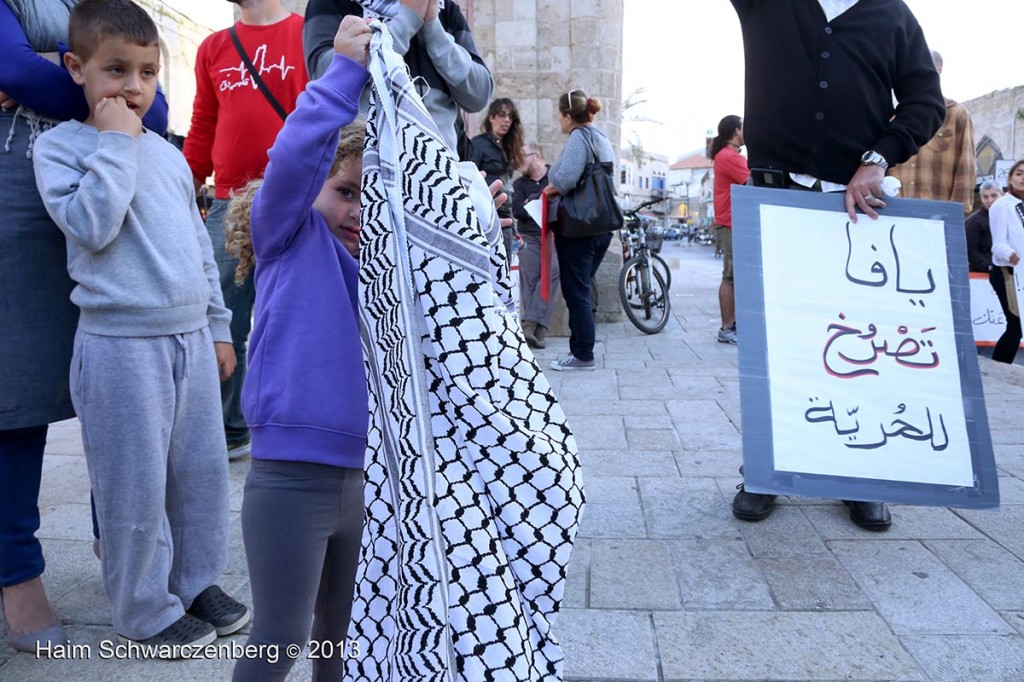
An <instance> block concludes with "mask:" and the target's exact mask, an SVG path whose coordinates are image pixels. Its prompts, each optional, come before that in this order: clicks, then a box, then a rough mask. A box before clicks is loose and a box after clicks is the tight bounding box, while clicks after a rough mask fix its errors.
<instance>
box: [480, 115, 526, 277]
mask: <svg viewBox="0 0 1024 682" xmlns="http://www.w3.org/2000/svg"><path fill="white" fill-rule="evenodd" d="M480 129H481V130H483V133H481V134H480V135H477V136H476V137H474V138H473V159H472V160H473V163H475V164H476V166H477V168H479V169H480V170H482V171H483V172H484V173H485V174H486V176H487V177H486V180H487V184H488V185H490V184H491V183H492V182H494V181H495V180H501V182H502V185H504V189H505V192H506V193H507V194H509V203H507V204H505V205H504V206H503V207H501V208H500V209H498V216H499V217H501V218H511V217H512V209H511V203H512V202H511V199H512V198H513V197H512V196H511V193H512V171H514V170H515V169H517V168H519V167H520V166H521V165H523V126H522V124H521V123H520V122H519V112H518V111H517V110H516V105H515V104H514V103H513V102H512V100H510V99H508V98H507V97H502V98H499V99H496V100H494V101H493V102H491V106H489V107H488V108H487V117H486V118H485V119H484V122H483V124H482V125H481V126H480ZM501 234H502V236H503V237H504V240H505V254H506V257H508V256H511V254H512V239H513V237H514V236H515V228H514V227H504V228H502V230H501Z"/></svg>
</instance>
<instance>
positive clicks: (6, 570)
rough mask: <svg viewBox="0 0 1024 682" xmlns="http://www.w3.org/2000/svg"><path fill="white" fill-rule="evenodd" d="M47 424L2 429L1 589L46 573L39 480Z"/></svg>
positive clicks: (0, 457) (0, 470) (0, 474)
mask: <svg viewBox="0 0 1024 682" xmlns="http://www.w3.org/2000/svg"><path fill="white" fill-rule="evenodd" d="M49 428H50V427H49V426H48V425H47V424H43V425H42V426H30V427H28V428H23V429H9V430H0V587H10V586H12V585H19V584H21V583H23V582H25V581H26V580H31V579H32V578H35V577H38V576H40V575H42V574H43V569H44V568H45V567H46V563H45V561H44V560H43V548H42V546H41V545H40V544H39V540H37V539H36V531H37V530H39V481H40V479H41V478H42V475H43V450H44V448H45V447H46V432H47V431H48V430H49Z"/></svg>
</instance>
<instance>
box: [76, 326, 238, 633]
mask: <svg viewBox="0 0 1024 682" xmlns="http://www.w3.org/2000/svg"><path fill="white" fill-rule="evenodd" d="M71 398H72V401H73V402H74V405H75V411H76V412H77V413H78V418H79V420H80V421H81V423H82V441H83V444H84V446H85V457H86V464H87V465H88V469H89V480H90V482H91V484H92V491H93V495H94V497H95V500H96V517H97V520H98V521H99V527H100V547H101V555H102V557H103V559H102V567H103V585H104V587H105V588H106V591H107V596H108V597H109V598H110V602H111V606H112V609H113V616H114V630H116V631H117V632H118V634H120V635H122V636H124V637H127V638H129V639H145V638H147V637H152V636H153V635H155V634H156V633H158V632H160V631H161V630H163V629H164V628H166V627H167V626H168V625H170V624H171V623H173V622H174V621H176V620H177V619H179V618H181V616H182V615H184V613H185V609H186V608H188V607H189V606H190V605H191V604H192V600H193V599H195V597H196V596H197V595H198V594H199V593H200V592H202V591H203V590H204V589H206V588H207V587H209V586H210V585H212V584H214V583H215V582H216V581H217V578H218V577H219V576H220V574H221V572H222V571H223V570H224V567H225V565H226V563H227V551H228V460H227V445H226V443H225V441H224V424H223V417H222V416H221V408H220V387H219V386H218V378H217V360H216V355H215V354H214V349H213V338H212V337H211V336H210V330H209V328H204V329H200V330H199V331H195V332H189V333H186V334H176V335H174V336H154V337H145V338H134V337H114V336H97V335H94V334H89V333H87V332H83V331H81V330H79V331H78V333H77V334H76V335H75V346H74V356H73V358H72V361H71Z"/></svg>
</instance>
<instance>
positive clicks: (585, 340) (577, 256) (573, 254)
mask: <svg viewBox="0 0 1024 682" xmlns="http://www.w3.org/2000/svg"><path fill="white" fill-rule="evenodd" d="M611 242H612V233H611V232H609V233H607V234H600V235H597V236H595V237H583V238H581V239H568V238H566V237H560V236H558V234H556V235H555V251H556V252H557V253H558V278H559V280H560V281H561V283H562V298H564V299H565V307H566V308H568V310H569V352H570V353H572V355H573V357H575V358H576V359H577V360H583V361H584V362H589V361H590V360H593V359H594V337H595V334H596V332H595V330H594V308H593V305H592V304H591V302H590V286H591V282H593V280H594V275H596V274H597V269H598V268H599V267H601V260H602V259H603V258H604V254H605V252H606V251H607V250H608V245H609V244H611Z"/></svg>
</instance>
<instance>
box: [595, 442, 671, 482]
mask: <svg viewBox="0 0 1024 682" xmlns="http://www.w3.org/2000/svg"><path fill="white" fill-rule="evenodd" d="M580 461H581V462H582V464H583V485H584V486H586V484H587V481H588V479H589V478H590V477H591V476H599V477H612V476H653V477H668V478H675V477H677V476H679V470H678V469H677V468H676V460H675V457H674V456H673V455H672V453H671V452H647V451H635V450H629V451H623V450H586V451H584V452H581V453H580Z"/></svg>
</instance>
